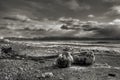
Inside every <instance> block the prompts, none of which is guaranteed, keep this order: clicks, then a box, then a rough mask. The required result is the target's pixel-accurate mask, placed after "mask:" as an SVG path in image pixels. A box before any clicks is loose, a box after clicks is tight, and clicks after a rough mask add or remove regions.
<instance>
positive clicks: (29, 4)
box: [0, 0, 114, 20]
mask: <svg viewBox="0 0 120 80" xmlns="http://www.w3.org/2000/svg"><path fill="white" fill-rule="evenodd" d="M113 5H114V3H108V2H107V1H104V0H0V12H3V13H6V15H9V14H17V13H20V14H22V15H28V16H29V17H36V18H38V19H41V18H50V19H57V18H59V17H61V16H65V17H73V18H79V19H84V20H87V19H88V15H89V14H94V15H96V17H97V16H102V15H103V14H104V13H105V12H106V11H108V9H109V8H110V7H112V6H113Z"/></svg>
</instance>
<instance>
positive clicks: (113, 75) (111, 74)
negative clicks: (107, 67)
mask: <svg viewBox="0 0 120 80" xmlns="http://www.w3.org/2000/svg"><path fill="white" fill-rule="evenodd" d="M108 76H111V77H115V76H116V74H113V73H109V74H108Z"/></svg>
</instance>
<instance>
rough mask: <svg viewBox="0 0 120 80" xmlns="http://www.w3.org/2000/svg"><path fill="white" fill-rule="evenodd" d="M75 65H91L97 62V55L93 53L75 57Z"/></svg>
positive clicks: (84, 53) (82, 53) (81, 53)
mask: <svg viewBox="0 0 120 80" xmlns="http://www.w3.org/2000/svg"><path fill="white" fill-rule="evenodd" d="M73 59H74V62H73V63H74V64H79V65H91V64H93V63H94V62H95V55H94V53H93V52H91V51H89V52H80V54H78V55H74V56H73Z"/></svg>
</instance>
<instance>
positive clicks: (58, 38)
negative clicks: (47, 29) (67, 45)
mask: <svg viewBox="0 0 120 80" xmlns="http://www.w3.org/2000/svg"><path fill="white" fill-rule="evenodd" d="M4 39H9V40H31V41H33V40H34V41H59V40H65V41H67V40H77V41H79V40H80V41H82V40H85V41H87V40H120V38H79V37H32V38H23V37H22V38H19V37H4Z"/></svg>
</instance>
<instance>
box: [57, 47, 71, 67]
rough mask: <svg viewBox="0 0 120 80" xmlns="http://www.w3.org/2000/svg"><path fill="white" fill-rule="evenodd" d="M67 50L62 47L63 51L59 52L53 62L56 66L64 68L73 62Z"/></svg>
mask: <svg viewBox="0 0 120 80" xmlns="http://www.w3.org/2000/svg"><path fill="white" fill-rule="evenodd" d="M68 51H69V49H68V48H64V49H63V53H61V54H59V56H58V58H57V59H56V62H55V64H56V66H57V67H59V68H66V67H70V66H71V64H72V63H73V57H72V55H71V54H70V52H68Z"/></svg>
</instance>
